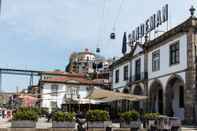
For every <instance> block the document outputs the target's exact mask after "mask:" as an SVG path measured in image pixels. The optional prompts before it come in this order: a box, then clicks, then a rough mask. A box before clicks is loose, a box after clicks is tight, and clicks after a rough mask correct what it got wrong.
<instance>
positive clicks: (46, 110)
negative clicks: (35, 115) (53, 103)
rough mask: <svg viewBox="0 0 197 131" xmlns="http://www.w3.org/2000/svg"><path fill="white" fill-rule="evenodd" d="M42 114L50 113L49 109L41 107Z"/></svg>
mask: <svg viewBox="0 0 197 131" xmlns="http://www.w3.org/2000/svg"><path fill="white" fill-rule="evenodd" d="M41 114H42V116H43V115H48V114H49V109H48V108H45V107H43V108H41Z"/></svg>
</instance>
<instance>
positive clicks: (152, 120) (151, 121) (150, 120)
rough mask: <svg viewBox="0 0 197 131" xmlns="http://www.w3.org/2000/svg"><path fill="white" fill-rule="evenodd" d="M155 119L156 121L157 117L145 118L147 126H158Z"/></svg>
mask: <svg viewBox="0 0 197 131" xmlns="http://www.w3.org/2000/svg"><path fill="white" fill-rule="evenodd" d="M155 121H156V120H155V119H147V120H145V128H147V129H150V128H151V127H153V126H156V125H155Z"/></svg>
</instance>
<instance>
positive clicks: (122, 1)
mask: <svg viewBox="0 0 197 131" xmlns="http://www.w3.org/2000/svg"><path fill="white" fill-rule="evenodd" d="M123 3H124V0H120V6H119V8H118V12H117V15H116V16H115V19H114V23H113V31H115V27H116V24H117V21H118V19H119V17H120V13H121V10H122V6H123Z"/></svg>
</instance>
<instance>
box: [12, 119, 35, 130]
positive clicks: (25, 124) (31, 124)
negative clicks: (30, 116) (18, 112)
mask: <svg viewBox="0 0 197 131" xmlns="http://www.w3.org/2000/svg"><path fill="white" fill-rule="evenodd" d="M11 127H12V128H35V127H36V122H35V121H29V120H20V121H12V122H11Z"/></svg>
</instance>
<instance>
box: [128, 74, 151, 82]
mask: <svg viewBox="0 0 197 131" xmlns="http://www.w3.org/2000/svg"><path fill="white" fill-rule="evenodd" d="M147 79H148V72H141V73H140V74H135V75H133V76H131V77H130V79H129V80H130V82H134V81H140V80H147Z"/></svg>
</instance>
